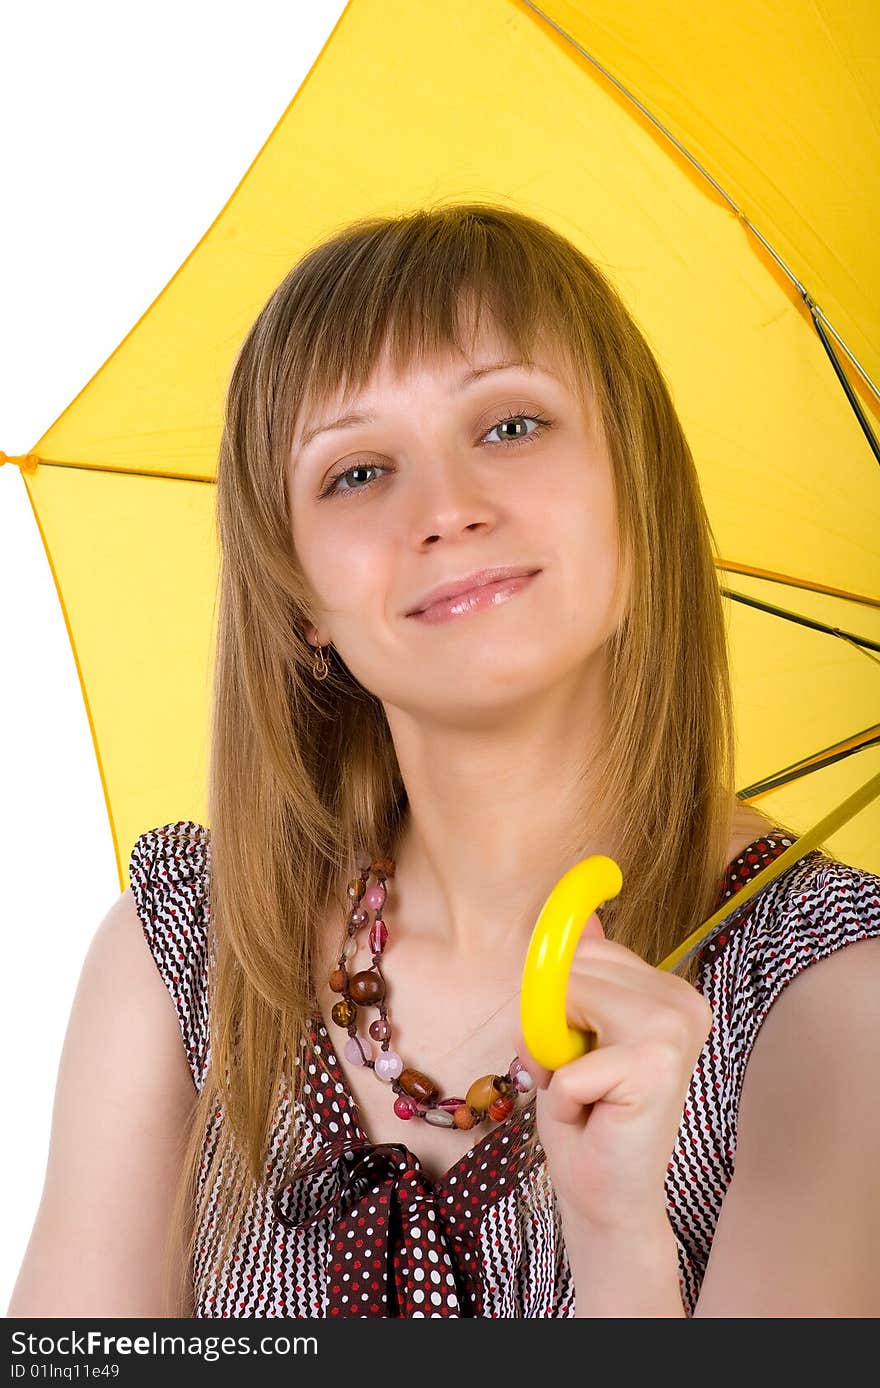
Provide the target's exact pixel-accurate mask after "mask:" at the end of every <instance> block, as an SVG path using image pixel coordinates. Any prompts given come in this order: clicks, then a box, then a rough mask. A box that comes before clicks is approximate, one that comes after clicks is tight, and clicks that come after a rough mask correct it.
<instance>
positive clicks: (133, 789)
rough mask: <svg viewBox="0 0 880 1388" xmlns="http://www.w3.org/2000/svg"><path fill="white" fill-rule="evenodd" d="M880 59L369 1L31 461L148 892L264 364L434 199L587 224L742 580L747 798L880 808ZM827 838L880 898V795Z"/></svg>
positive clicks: (108, 775) (868, 16)
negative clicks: (284, 319)
mask: <svg viewBox="0 0 880 1388" xmlns="http://www.w3.org/2000/svg"><path fill="white" fill-rule="evenodd" d="M878 44H880V13H878V11H877V8H876V6H873V5H869V4H868V3H867V0H850V3H848V4H847V5H843V4H839V5H828V4H826V5H824V6H822V8H821V11H820V10H819V8H818V7H811V6H810V7H808V6H804V5H802V4H798V3H796V0H777V3H776V4H774V5H773V6H768V5H767V4H766V3H763V2H762V0H738V3H736V4H735V5H734V4H732V3H729V0H712V2H711V3H706V4H704V5H702V6H700V7H694V6H692V5H690V4H688V3H685V0H666V3H654V4H651V5H650V6H648V5H645V4H640V3H635V0H614V3H611V0H598V2H597V0H591V2H590V4H589V5H587V4H586V3H585V0H558V2H554V0H548V3H546V4H545V5H544V6H543V8H542V9H541V8H538V7H537V6H534V5H531V4H528V3H520V0H480V2H479V3H475V0H442V3H441V0H419V3H415V4H414V3H412V0H350V3H349V4H348V6H347V7H346V9H345V11H344V12H343V14H342V16H341V18H340V20H339V22H338V24H337V25H336V27H335V29H334V30H333V32H332V34H331V36H330V38H329V39H328V41H327V43H326V44H325V46H324V48H323V50H322V52H321V54H320V56H319V57H318V59H317V60H316V62H315V64H314V66H313V68H312V70H311V71H310V73H309V75H308V77H307V79H306V80H305V82H304V83H303V85H302V87H301V88H300V90H299V91H298V92H297V93H296V95H295V97H294V99H293V100H292V102H291V104H290V106H289V107H288V108H287V110H286V111H285V112H284V114H283V116H282V117H281V119H280V121H279V122H278V125H277V126H276V128H275V129H274V130H273V131H272V133H271V135H270V136H269V138H268V140H267V141H266V144H265V145H264V147H263V149H262V150H261V151H260V153H259V155H258V156H257V158H256V159H255V160H254V162H253V164H252V165H251V167H250V168H249V169H248V171H247V173H246V174H245V176H244V177H243V178H242V180H241V182H240V183H239V184H238V186H237V187H236V188H235V190H234V192H233V193H232V195H231V197H230V199H229V201H228V203H227V204H226V206H225V207H224V208H223V210H222V212H221V213H220V214H219V216H218V217H217V218H216V220H215V221H214V222H213V223H212V225H211V226H210V227H209V229H208V230H207V232H206V233H205V235H204V236H203V237H202V239H201V241H200V242H199V243H198V245H197V246H196V247H195V249H194V250H193V251H192V253H191V254H190V256H189V257H188V258H187V260H186V261H185V262H184V264H183V265H182V266H181V268H180V269H179V270H178V272H177V273H176V274H175V276H174V277H173V279H172V280H171V281H170V282H169V284H168V285H167V286H166V287H165V289H164V290H163V291H162V292H161V293H160V294H159V296H158V298H157V299H156V300H155V302H154V303H153V304H152V305H151V306H150V308H149V309H148V310H147V311H146V313H145V314H144V315H143V317H142V318H141V319H140V320H139V321H138V322H137V323H136V324H135V326H134V327H133V328H132V330H131V332H130V333H129V334H128V336H127V337H126V338H125V339H124V340H123V342H121V343H120V345H119V346H118V347H117V349H116V350H115V351H114V352H113V353H112V355H111V356H110V357H109V359H108V360H107V361H106V362H105V363H104V365H103V366H102V367H101V368H100V369H99V370H98V371H97V372H96V374H95V375H94V377H93V378H92V379H91V380H90V381H89V383H88V384H87V385H86V386H85V387H84V389H83V390H82V391H81V392H80V393H79V395H78V396H77V397H76V398H75V399H74V400H73V401H72V403H71V404H70V405H69V406H68V408H67V409H66V410H65V411H64V412H63V413H62V414H61V416H60V417H59V418H58V419H57V420H56V422H55V423H54V424H53V425H52V426H51V427H50V428H49V429H48V430H47V431H46V432H45V433H44V434H43V436H42V437H41V438H40V439H39V440H38V441H37V442H36V443H35V444H34V446H33V448H32V450H31V452H30V454H28V455H27V456H26V457H24V458H9V459H6V461H8V462H11V463H15V464H18V466H19V467H20V469H21V473H22V477H23V480H24V483H25V485H26V487H27V491H28V495H29V497H30V500H31V503H32V505H33V508H34V512H35V515H36V519H37V523H38V525H39V528H40V533H41V535H42V537H43V541H44V544H45V548H46V554H47V557H48V560H49V563H50V565H51V567H52V572H53V575H54V577H55V581H56V585H57V590H58V596H59V600H60V602H61V604H62V607H63V611H64V615H65V620H66V622H67V627H68V631H69V633H70V640H71V644H72V647H73V651H74V655H75V658H76V661H77V668H78V671H79V675H80V680H81V684H82V690H83V697H84V699H85V701H86V707H87V710H88V716H89V720H90V725H91V728H92V733H93V737H94V743H95V752H96V755H97V757H98V762H99V766H100V772H101V777H102V783H103V786H104V792H105V796H106V801H107V811H108V815H109V819H110V825H111V829H112V833H113V839H114V845H115V848H116V855H117V864H118V868H119V881H120V887H122V886H124V885H125V881H126V872H127V859H128V852H129V849H130V846H131V844H132V842H133V840H134V838H135V837H136V835H137V834H138V833H140V832H141V831H142V830H143V829H144V827H145V826H147V825H152V824H161V823H166V822H168V821H170V820H177V819H195V820H200V821H202V822H204V821H205V813H206V808H205V807H206V765H207V752H208V748H207V732H208V718H207V713H208V700H209V696H210V675H211V668H210V667H211V658H212V651H213V640H214V591H215V583H216V576H217V564H218V557H219V556H218V555H217V553H216V549H215V537H214V518H213V501H214V492H213V486H212V483H213V481H214V477H215V459H216V456H217V447H218V443H219V436H220V430H221V413H222V402H223V396H224V392H225V387H226V382H227V378H228V375H229V372H230V369H231V365H232V361H233V357H234V355H235V353H236V351H237V348H238V346H239V344H240V342H241V340H242V338H243V337H244V335H245V332H246V331H247V328H248V327H249V325H250V323H251V322H252V320H253V319H254V317H255V316H256V314H257V313H258V311H259V309H260V308H261V307H262V305H263V303H264V302H265V300H266V299H267V298H268V296H269V294H270V293H271V292H272V290H273V289H274V288H275V286H276V285H277V284H278V283H279V281H280V280H281V279H282V278H283V277H284V275H285V274H286V272H287V270H288V269H289V268H290V266H291V264H292V263H293V261H295V260H296V259H298V258H299V256H300V255H302V254H303V253H304V252H305V251H306V250H308V249H309V248H310V247H311V246H312V245H313V244H314V243H315V242H317V241H319V240H321V239H323V238H324V237H325V236H326V235H328V234H330V233H331V232H332V231H335V230H337V229H338V228H339V227H341V226H342V225H343V224H344V223H346V222H348V221H350V220H353V219H355V218H358V217H362V216H364V215H367V214H375V213H398V212H401V211H404V210H407V209H409V208H411V207H414V206H425V205H430V204H434V203H437V202H448V201H452V202H457V201H468V200H486V201H496V202H503V203H506V204H507V205H511V206H515V207H517V208H519V209H521V210H523V211H525V212H527V213H530V214H531V215H533V216H537V217H539V218H541V219H542V220H544V221H546V222H548V223H550V224H551V225H552V226H554V227H556V228H557V229H558V230H560V231H561V232H562V233H563V234H564V235H566V236H568V237H569V238H570V239H571V240H572V241H574V242H575V243H576V244H577V245H579V246H580V247H581V248H582V249H583V250H584V251H585V252H586V253H587V254H588V255H589V256H591V257H592V258H594V259H595V260H596V261H597V262H598V264H599V265H600V267H601V268H602V269H603V270H604V271H605V272H606V273H607V274H608V275H609V277H610V278H611V280H612V281H613V282H614V284H615V285H616V287H617V288H618V290H619V292H620V293H621V295H622V297H623V298H624V300H625V301H626V302H627V304H628V306H629V307H630V309H631V310H632V312H633V315H634V317H635V318H636V320H637V321H638V322H639V324H640V326H641V327H642V329H643V331H644V333H645V335H646V337H647V338H648V340H649V342H650V343H651V345H652V347H653V348H654V351H655V352H656V354H657V357H658V359H659V361H660V363H661V366H662V367H663V369H664V372H665V374H666V376H667V379H668V380H669V382H670V384H671V388H672V391H673V395H674V398H675V402H676V405H677V408H678V410H679V413H680V415H681V417H682V420H683V423H684V427H685V430H686V432H687V434H688V438H689V440H690V443H691V446H692V448H693V451H694V454H695V457H696V461H697V465H698V468H699V470H700V476H701V481H702V486H703V494H704V498H705V502H706V506H707V509H708V512H709V518H710V521H711V524H712V528H713V531H714V534H715V537H716V540H717V544H718V548H719V552H720V554H721V555H722V556H723V559H722V563H721V571H720V572H719V582H720V584H721V587H722V590H723V592H724V593H725V596H726V598H727V600H728V601H727V611H728V613H729V632H730V643H731V653H732V662H733V679H734V691H735V696H736V701H737V726H738V736H739V748H738V763H737V772H738V777H737V784H738V787H739V789H740V794H741V795H742V796H743V797H744V798H746V799H749V800H752V801H755V802H758V801H760V802H761V806H762V808H764V809H767V810H768V811H769V812H770V813H771V814H772V815H774V816H776V817H778V818H779V819H780V820H781V821H782V822H783V823H789V824H792V825H795V826H800V827H802V828H804V829H806V828H807V827H809V826H810V825H812V824H814V823H816V822H817V821H819V820H821V819H822V818H823V817H826V816H827V815H828V813H829V811H830V810H831V809H832V808H833V807H835V806H838V805H840V804H842V803H843V802H844V801H846V800H847V799H848V797H852V796H853V794H854V793H855V792H856V791H857V790H858V789H859V787H862V786H864V785H865V784H866V783H868V782H869V781H870V780H872V778H876V776H877V773H878V772H880V745H878V743H880V723H878V698H877V690H878V663H877V662H878V655H877V653H878V651H880V584H878V574H880V564H878V536H880V506H878V488H877V467H876V465H877V459H878V457H880V452H878V448H877V443H876V439H875V437H874V432H875V430H876V423H877V419H878V416H880V397H878V390H877V385H876V382H878V380H880V311H878V309H880V304H878V300H880V273H878V270H880V267H878V254H880V253H878V249H877V237H876V227H877V225H878V223H880V218H878V206H877V203H878V201H880V196H878V186H877V180H876V179H874V180H871V179H869V178H867V177H866V173H865V171H866V170H870V169H871V168H874V169H876V168H877V167H880V140H878V130H877V122H876V112H875V110H874V108H873V97H872V91H873V85H872V83H871V81H870V77H871V74H870V72H869V59H870V55H871V54H872V53H875V52H877V51H878ZM4 458H5V455H0V461H2V460H3V459H4ZM826 842H827V843H828V845H829V846H830V848H831V849H832V850H833V852H834V853H835V854H836V855H837V856H838V857H839V858H841V859H842V860H844V861H848V862H850V863H853V864H855V865H858V866H862V867H865V868H867V869H869V870H870V871H873V872H878V871H880V809H878V800H877V799H876V797H875V798H874V799H873V801H872V802H871V803H870V804H869V805H868V806H867V807H866V808H860V811H859V813H857V814H855V815H854V816H853V817H851V818H850V819H849V820H848V821H847V822H846V823H845V824H843V825H841V826H840V827H839V828H837V829H836V830H835V832H834V833H833V834H831V835H830V836H829V837H828V838H827V840H826Z"/></svg>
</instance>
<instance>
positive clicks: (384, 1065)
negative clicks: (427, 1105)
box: [374, 1051, 403, 1083]
mask: <svg viewBox="0 0 880 1388" xmlns="http://www.w3.org/2000/svg"><path fill="white" fill-rule="evenodd" d="M402 1069H403V1061H402V1060H401V1058H400V1056H399V1055H398V1054H397V1052H396V1051H382V1053H381V1054H380V1055H378V1056H377V1057H376V1064H375V1066H374V1070H375V1073H376V1074H377V1075H378V1076H379V1079H380V1080H385V1081H386V1083H390V1081H391V1080H396V1079H397V1076H398V1075H399V1074H400V1072H401V1070H402Z"/></svg>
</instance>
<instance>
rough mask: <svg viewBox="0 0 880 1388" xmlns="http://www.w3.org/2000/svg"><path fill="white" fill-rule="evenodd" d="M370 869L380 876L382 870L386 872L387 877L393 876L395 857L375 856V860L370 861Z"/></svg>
mask: <svg viewBox="0 0 880 1388" xmlns="http://www.w3.org/2000/svg"><path fill="white" fill-rule="evenodd" d="M370 871H371V872H374V873H375V874H376V875H377V876H378V874H379V873H380V872H384V874H385V876H386V877H393V876H394V859H393V858H374V859H373V861H372V862H371V863H370Z"/></svg>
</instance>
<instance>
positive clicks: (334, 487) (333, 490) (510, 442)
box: [319, 414, 552, 500]
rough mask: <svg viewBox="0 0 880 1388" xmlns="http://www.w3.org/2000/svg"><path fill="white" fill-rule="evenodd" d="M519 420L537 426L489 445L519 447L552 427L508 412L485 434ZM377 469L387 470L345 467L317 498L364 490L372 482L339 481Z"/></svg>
mask: <svg viewBox="0 0 880 1388" xmlns="http://www.w3.org/2000/svg"><path fill="white" fill-rule="evenodd" d="M519 420H531V422H532V423H533V424H534V425H536V426H537V427H536V428H535V429H533V430H532V431H531V433H529V434H521V435H520V436H519V438H515V439H501V440H499V441H498V442H497V443H495V444H493V445H490V446H491V447H495V448H498V447H500V448H519V447H520V445H521V444H524V443H530V442H531V440H532V439H534V438H537V436H538V435H539V434H543V432H544V430H545V429H549V428H551V427H552V426H551V424H550V421H549V419H544V418H542V417H541V415H532V414H509V415H504V416H503V418H501V419H497V420H496V421H495V423H494V424H492V425H491V426H490V427H489V429H487V430H486V434H491V433H492V431H493V430H494V429H500V428H501V425H502V424H516V423H517V422H518V421H519ZM486 434H484V435H483V437H484V438H485V437H486ZM377 471H378V472H385V471H387V469H385V468H377V467H376V466H375V464H373V463H369V464H368V463H357V464H355V466H354V467H350V468H347V469H346V471H345V472H338V473H337V474H336V476H335V477H331V478H330V481H329V482H328V483H327V486H326V487H325V488H324V490H323V491H322V492H321V493H320V496H319V500H323V499H324V497H326V496H346V495H348V496H350V495H351V494H352V493H353V492H365V491H366V490H367V488H368V487H371V486H372V485H373V483H372V482H364V483H363V485H361V486H355V487H340V486H339V483H340V482H341V481H342V480H343V479H344V478H348V477H352V476H354V474H355V473H357V472H377Z"/></svg>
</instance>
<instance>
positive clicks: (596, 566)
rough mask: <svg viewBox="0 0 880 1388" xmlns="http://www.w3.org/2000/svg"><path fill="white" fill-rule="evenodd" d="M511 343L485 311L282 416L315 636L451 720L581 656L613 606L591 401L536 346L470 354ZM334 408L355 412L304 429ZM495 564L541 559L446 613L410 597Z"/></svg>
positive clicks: (409, 705) (531, 688) (483, 709)
mask: <svg viewBox="0 0 880 1388" xmlns="http://www.w3.org/2000/svg"><path fill="white" fill-rule="evenodd" d="M511 355H512V354H511V351H510V349H509V347H507V346H506V345H505V344H504V343H503V341H502V340H500V339H499V338H498V337H497V336H495V335H494V333H493V332H492V331H491V330H490V329H486V331H484V332H483V333H482V334H481V336H480V338H479V339H478V341H477V342H476V343H475V345H474V347H473V348H472V349H471V356H469V357H467V358H465V357H462V356H458V355H452V356H449V357H446V358H443V359H437V360H435V361H432V362H430V363H428V364H423V365H413V366H412V367H411V369H409V370H407V371H406V372H405V373H404V374H403V375H402V376H401V377H394V376H393V375H391V374H390V370H389V367H388V363H387V359H386V358H383V359H382V361H381V363H380V365H379V367H378V368H377V370H376V371H375V372H374V374H373V376H372V378H371V379H370V381H369V382H368V384H367V387H366V388H365V389H364V390H363V392H362V393H360V394H359V395H358V397H357V398H356V399H351V400H342V399H341V397H338V398H337V399H336V400H331V401H326V402H324V405H323V407H322V408H321V410H320V411H318V412H317V413H316V414H315V415H314V416H313V417H309V418H304V419H301V420H300V421H299V422H298V425H297V430H296V435H295V438H294V443H293V448H292V451H291V457H290V460H289V463H288V472H287V479H286V485H287V495H288V503H289V514H290V515H291V517H292V539H293V543H294V547H295V550H296V553H297V555H298V557H299V560H300V563H301V564H302V567H303V570H304V572H305V575H306V578H307V580H308V581H309V583H310V585H311V588H312V590H313V592H314V593H315V594H316V596H317V599H318V603H317V605H316V606H315V607H314V609H313V612H312V616H313V619H314V623H315V627H316V630H317V632H318V634H319V636H320V639H321V641H322V642H323V643H324V644H326V643H327V642H332V643H333V645H334V646H335V647H336V650H337V652H338V654H339V655H340V656H341V657H342V659H343V661H344V662H345V664H346V666H347V667H348V669H349V671H350V672H351V673H352V674H353V675H354V677H355V678H356V679H357V680H358V681H359V682H360V683H361V684H362V685H363V686H364V687H365V688H366V689H368V690H369V691H370V692H371V693H372V694H374V695H375V696H376V697H377V698H379V699H381V700H382V701H383V703H385V704H386V705H390V706H393V707H396V708H398V709H401V710H405V711H408V712H410V713H412V714H419V713H421V714H423V715H428V716H430V717H431V718H432V719H434V720H440V721H449V722H450V723H455V724H460V723H463V722H467V721H468V720H479V719H480V718H485V717H491V716H492V715H493V714H495V715H497V714H498V713H499V712H500V710H501V706H504V705H507V706H512V705H514V704H516V703H518V702H521V701H523V700H528V699H532V698H534V697H535V696H537V695H540V694H541V693H542V692H544V691H547V690H548V689H549V688H550V687H551V686H553V685H556V684H558V683H559V682H560V681H561V680H564V679H566V678H567V677H570V676H572V675H575V676H576V675H577V673H578V672H583V673H587V672H588V671H590V670H592V669H594V667H595V660H594V658H595V657H596V656H597V654H598V653H599V652H600V651H601V649H602V647H603V645H604V643H605V641H606V640H607V638H608V637H609V636H610V635H611V634H612V633H613V632H614V630H615V629H616V627H617V625H618V622H619V619H620V615H621V613H620V612H619V611H615V610H612V596H613V589H614V582H615V577H616V574H617V565H618V546H617V523H616V510H615V499H614V486H613V477H612V469H611V463H610V459H609V456H608V452H607V448H606V445H605V442H604V439H603V437H602V433H601V424H600V421H599V419H598V416H597V415H596V413H595V412H594V410H593V408H592V403H591V402H590V401H588V404H587V405H586V406H584V405H582V403H581V401H580V399H579V398H578V396H577V394H576V393H575V389H574V386H573V384H572V383H571V382H570V381H569V380H568V379H567V378H566V368H565V366H564V365H563V362H562V360H561V358H560V357H559V355H558V354H557V353H556V352H554V351H553V350H552V349H549V348H548V349H545V350H544V351H540V352H539V351H536V352H535V357H536V360H537V363H538V364H539V366H538V367H535V368H531V369H530V368H528V367H525V366H519V365H512V366H506V367H505V368H504V369H503V370H492V371H488V370H485V368H488V367H493V366H497V365H498V363H501V362H507V361H509V360H510V358H511ZM478 370H479V371H481V373H482V374H480V376H479V377H478V378H476V379H471V380H468V379H466V378H467V377H468V376H469V374H470V373H473V372H476V371H478ZM343 414H347V415H348V414H357V415H359V416H362V417H365V416H368V415H369V416H371V418H370V419H369V420H367V419H366V418H362V420H361V422H359V423H350V424H349V425H348V427H344V428H343V427H336V428H333V429H330V430H327V431H325V432H321V433H318V434H316V435H315V436H314V437H313V438H311V439H310V440H309V439H307V435H308V434H309V433H311V432H313V431H314V430H316V429H318V428H319V427H320V426H323V425H327V424H330V423H332V422H334V421H336V420H338V419H339V417H340V416H341V415H343ZM505 421H506V422H505ZM499 425H500V427H499ZM507 565H513V566H518V567H519V566H524V567H525V568H526V569H529V570H540V572H538V573H537V574H536V575H535V576H534V577H532V578H530V579H528V580H527V581H526V582H525V584H524V585H523V586H521V587H520V589H519V591H518V592H516V593H515V594H513V595H512V596H508V597H507V600H501V599H502V597H503V596H504V593H503V591H502V590H498V589H496V590H495V597H494V600H493V601H489V602H486V601H485V595H484V603H483V605H482V606H472V605H471V602H470V600H468V599H459V608H460V610H459V613H458V615H455V616H452V617H451V619H449V620H445V621H435V622H429V621H426V620H424V619H423V618H419V617H415V616H412V615H408V614H410V612H411V610H412V609H413V608H417V607H422V606H423V602H422V599H423V598H424V595H425V594H426V593H427V591H428V590H429V589H434V588H435V587H436V586H437V585H439V584H445V583H448V582H453V581H457V580H460V579H463V578H467V577H470V576H471V575H472V574H474V573H475V572H476V571H478V570H482V569H491V568H496V567H500V566H507ZM508 591H509V590H508ZM308 634H309V636H310V637H311V636H312V635H313V633H312V632H311V631H310V632H309V633H308Z"/></svg>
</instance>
